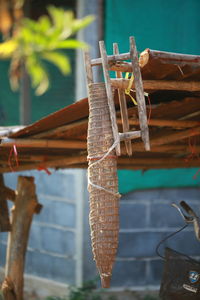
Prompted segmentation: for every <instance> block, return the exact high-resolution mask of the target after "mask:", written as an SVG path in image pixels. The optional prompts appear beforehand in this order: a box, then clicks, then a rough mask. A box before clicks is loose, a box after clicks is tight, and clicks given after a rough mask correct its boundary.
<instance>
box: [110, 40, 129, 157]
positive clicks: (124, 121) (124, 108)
mask: <svg viewBox="0 0 200 300" xmlns="http://www.w3.org/2000/svg"><path fill="white" fill-rule="evenodd" d="M113 53H114V54H115V55H118V54H119V48H118V44H117V43H114V44H113ZM115 74H116V77H117V78H122V73H121V72H119V71H117V72H115ZM117 91H118V98H119V104H120V112H121V120H122V128H123V132H127V131H129V120H128V111H127V103H126V97H125V94H124V91H122V90H120V89H118V90H117ZM125 147H126V151H127V154H128V155H129V156H131V155H132V145H131V141H126V140H125Z"/></svg>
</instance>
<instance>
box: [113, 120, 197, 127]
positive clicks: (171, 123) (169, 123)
mask: <svg viewBox="0 0 200 300" xmlns="http://www.w3.org/2000/svg"><path fill="white" fill-rule="evenodd" d="M117 123H118V124H122V120H121V119H117ZM129 124H130V125H139V120H138V119H130V120H129ZM148 125H149V126H156V127H173V128H176V129H179V128H192V127H197V126H199V125H200V121H192V120H191V121H184V120H164V119H150V120H149V122H148Z"/></svg>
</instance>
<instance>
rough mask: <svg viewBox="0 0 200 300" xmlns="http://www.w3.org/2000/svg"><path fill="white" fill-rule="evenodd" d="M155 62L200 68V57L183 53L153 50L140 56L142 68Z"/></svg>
mask: <svg viewBox="0 0 200 300" xmlns="http://www.w3.org/2000/svg"><path fill="white" fill-rule="evenodd" d="M153 60H158V61H159V62H160V63H165V64H167V63H168V64H178V65H186V64H190V65H192V64H193V65H194V66H195V67H197V66H200V56H199V55H190V54H182V53H173V52H165V51H156V50H151V49H145V50H144V51H143V52H142V53H141V54H140V59H139V63H140V67H142V68H143V67H144V66H145V65H147V64H148V63H149V62H151V61H153Z"/></svg>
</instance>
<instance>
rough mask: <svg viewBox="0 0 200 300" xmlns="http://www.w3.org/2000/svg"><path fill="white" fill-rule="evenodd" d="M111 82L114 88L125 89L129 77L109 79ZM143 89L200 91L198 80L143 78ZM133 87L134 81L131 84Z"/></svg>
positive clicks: (133, 87)
mask: <svg viewBox="0 0 200 300" xmlns="http://www.w3.org/2000/svg"><path fill="white" fill-rule="evenodd" d="M111 84H112V86H113V87H114V88H116V89H123V90H124V89H126V88H127V87H128V85H129V79H125V78H123V79H119V78H115V79H111ZM143 86H144V90H148V91H155V90H171V91H190V92H197V91H200V82H199V81H172V80H143ZM132 89H135V83H133V84H132Z"/></svg>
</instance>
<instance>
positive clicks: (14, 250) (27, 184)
mask: <svg viewBox="0 0 200 300" xmlns="http://www.w3.org/2000/svg"><path fill="white" fill-rule="evenodd" d="M40 209H41V205H40V204H39V203H38V201H37V196H36V192H35V184H34V177H25V176H19V177H18V186H17V196H16V201H15V204H14V207H13V209H12V231H11V233H9V236H8V246H7V257H6V269H5V281H4V284H3V285H2V293H3V295H4V299H5V300H10V299H14V300H23V285H24V282H23V281H24V280H23V273H24V265H25V255H26V248H27V243H28V237H29V231H30V226H31V222H32V218H33V214H34V213H35V212H36V213H38V212H39V211H40Z"/></svg>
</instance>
